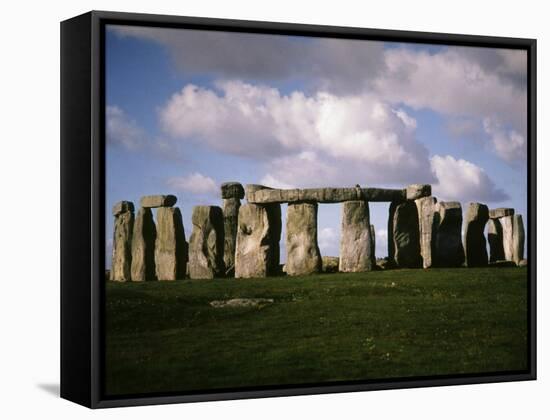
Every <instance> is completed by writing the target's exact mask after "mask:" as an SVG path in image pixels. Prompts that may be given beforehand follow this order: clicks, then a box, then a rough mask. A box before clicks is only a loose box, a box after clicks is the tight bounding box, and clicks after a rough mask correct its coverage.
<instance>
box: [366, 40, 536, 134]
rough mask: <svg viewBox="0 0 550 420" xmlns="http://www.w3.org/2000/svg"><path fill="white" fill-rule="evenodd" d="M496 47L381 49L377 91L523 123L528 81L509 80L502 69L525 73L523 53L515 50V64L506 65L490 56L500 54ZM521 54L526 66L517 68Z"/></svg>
mask: <svg viewBox="0 0 550 420" xmlns="http://www.w3.org/2000/svg"><path fill="white" fill-rule="evenodd" d="M495 51H497V50H489V49H483V50H481V49H468V48H457V47H454V48H448V49H446V50H444V51H442V52H439V53H437V54H431V53H429V52H427V51H422V50H420V51H415V50H410V49H406V48H398V49H391V50H388V51H386V53H385V59H386V65H387V68H388V71H387V72H386V73H384V75H383V76H382V77H380V78H378V79H377V80H376V83H375V84H376V90H377V91H378V92H379V94H380V95H381V96H382V97H384V98H386V99H388V100H390V101H392V102H396V103H405V104H407V105H408V106H411V107H413V108H416V109H420V108H429V109H433V110H435V111H437V112H440V113H442V114H445V115H448V116H474V117H476V118H483V117H487V116H492V115H498V116H499V117H500V118H502V119H505V120H506V121H509V122H510V123H513V124H514V125H515V126H517V127H520V128H524V127H525V126H526V122H527V121H526V115H527V90H526V85H525V84H521V85H520V84H517V83H511V82H509V81H508V79H506V77H505V76H503V74H509V73H507V70H509V72H510V74H512V75H516V73H517V71H521V69H523V74H525V73H526V71H527V56H526V54H524V52H521V51H519V52H518V53H519V54H520V55H519V59H517V58H516V59H515V60H512V59H510V60H509V61H512V62H513V64H509V65H506V64H505V63H506V61H505V60H501V61H498V60H495V59H494V57H501V55H499V54H497V53H496V52H495ZM522 53H523V56H522V55H521V54H522ZM504 56H505V57H507V55H506V54H504ZM487 57H489V58H487ZM514 57H516V55H514ZM522 58H523V62H524V66H519V67H521V68H520V69H517V68H516V67H518V64H517V63H516V61H518V60H519V61H521V59H522ZM489 63H492V65H490V64H489Z"/></svg>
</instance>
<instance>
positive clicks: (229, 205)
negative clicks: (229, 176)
mask: <svg viewBox="0 0 550 420" xmlns="http://www.w3.org/2000/svg"><path fill="white" fill-rule="evenodd" d="M221 193H222V199H223V227H224V250H223V261H224V264H225V270H226V274H228V275H229V274H232V273H233V272H234V271H235V247H236V241H237V225H238V218H239V208H240V207H241V199H242V198H244V188H243V186H242V185H241V184H239V183H238V182H224V183H223V184H222V185H221Z"/></svg>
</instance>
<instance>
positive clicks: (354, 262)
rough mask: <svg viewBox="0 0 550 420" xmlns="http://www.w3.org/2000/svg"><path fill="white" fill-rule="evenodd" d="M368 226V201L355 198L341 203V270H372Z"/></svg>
mask: <svg viewBox="0 0 550 420" xmlns="http://www.w3.org/2000/svg"><path fill="white" fill-rule="evenodd" d="M370 226H371V225H370V216H369V204H368V202H366V201H362V200H357V201H346V202H344V203H343V205H342V229H341V232H342V236H341V239H340V266H339V269H340V271H341V272H344V273H350V272H361V271H370V270H372V268H373V254H374V244H373V243H372V236H371V227H370Z"/></svg>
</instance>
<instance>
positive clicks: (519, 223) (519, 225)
mask: <svg viewBox="0 0 550 420" xmlns="http://www.w3.org/2000/svg"><path fill="white" fill-rule="evenodd" d="M513 218H514V220H513V231H514V239H513V254H512V255H513V261H514V262H515V263H516V264H517V265H520V262H521V261H522V260H523V248H524V247H525V229H524V227H523V218H522V217H521V214H515V215H514V216H513Z"/></svg>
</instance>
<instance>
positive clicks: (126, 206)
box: [113, 201, 134, 217]
mask: <svg viewBox="0 0 550 420" xmlns="http://www.w3.org/2000/svg"><path fill="white" fill-rule="evenodd" d="M127 211H129V212H132V213H133V212H134V203H132V202H131V201H119V202H118V203H116V204H115V205H114V206H113V216H115V217H116V216H118V215H119V214H121V213H124V212H127Z"/></svg>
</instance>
